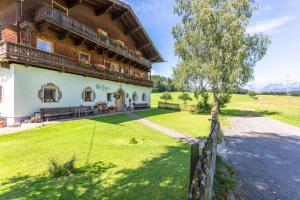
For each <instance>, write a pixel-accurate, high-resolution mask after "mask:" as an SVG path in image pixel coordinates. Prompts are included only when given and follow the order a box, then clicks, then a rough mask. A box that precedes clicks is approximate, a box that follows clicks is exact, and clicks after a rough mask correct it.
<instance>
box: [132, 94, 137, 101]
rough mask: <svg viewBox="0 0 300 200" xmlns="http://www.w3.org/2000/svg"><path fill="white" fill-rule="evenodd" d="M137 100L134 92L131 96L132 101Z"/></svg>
mask: <svg viewBox="0 0 300 200" xmlns="http://www.w3.org/2000/svg"><path fill="white" fill-rule="evenodd" d="M137 100H138V95H137V93H136V92H134V93H133V94H132V101H137Z"/></svg>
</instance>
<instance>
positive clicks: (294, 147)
mask: <svg viewBox="0 0 300 200" xmlns="http://www.w3.org/2000/svg"><path fill="white" fill-rule="evenodd" d="M229 120H230V121H231V123H232V127H231V128H225V129H224V135H225V144H224V146H223V147H221V148H220V150H221V151H219V152H221V154H222V155H223V156H224V157H225V159H226V160H228V161H229V162H230V163H232V164H233V165H234V166H236V167H237V169H238V171H239V175H240V176H241V178H242V179H243V181H244V184H245V188H246V189H245V190H246V191H245V192H244V193H243V195H242V196H243V198H242V199H251V200H299V199H300V128H298V127H294V126H291V125H288V124H286V123H282V122H279V121H276V120H272V119H268V118H263V117H248V118H247V117H235V118H230V119H229Z"/></svg>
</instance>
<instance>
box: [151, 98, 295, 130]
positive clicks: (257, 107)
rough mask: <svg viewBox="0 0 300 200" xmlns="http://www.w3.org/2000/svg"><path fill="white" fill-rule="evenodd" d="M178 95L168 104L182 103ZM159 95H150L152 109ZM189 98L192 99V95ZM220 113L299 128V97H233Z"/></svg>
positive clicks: (193, 101) (194, 101) (193, 102)
mask: <svg viewBox="0 0 300 200" xmlns="http://www.w3.org/2000/svg"><path fill="white" fill-rule="evenodd" d="M179 94H180V93H178V92H174V93H172V97H173V100H171V101H169V102H170V103H182V102H181V101H180V100H178V98H177V97H178V95H179ZM160 95H161V94H158V93H155V94H152V96H151V100H152V107H154V108H155V107H157V103H158V101H160V99H159V96H160ZM190 96H191V97H193V94H191V95H190ZM210 99H212V98H210ZM188 103H189V104H196V100H195V99H194V98H193V100H192V101H190V102H188ZM222 112H223V113H222V114H223V116H244V115H260V116H268V117H271V118H273V119H276V120H279V121H282V122H286V123H289V124H292V125H295V126H298V127H300V97H291V96H274V95H273V96H272V95H270V96H269V95H259V96H258V98H257V100H255V99H253V98H251V97H249V96H248V95H233V96H232V100H231V102H230V103H229V104H228V105H227V107H226V108H225V109H223V111H222Z"/></svg>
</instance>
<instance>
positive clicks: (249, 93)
mask: <svg viewBox="0 0 300 200" xmlns="http://www.w3.org/2000/svg"><path fill="white" fill-rule="evenodd" d="M248 95H249V96H250V97H255V96H256V95H257V93H256V92H255V91H249V92H248Z"/></svg>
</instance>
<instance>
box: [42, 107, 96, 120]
mask: <svg viewBox="0 0 300 200" xmlns="http://www.w3.org/2000/svg"><path fill="white" fill-rule="evenodd" d="M40 112H41V118H42V120H53V119H59V118H67V117H74V116H78V117H80V116H86V115H90V114H93V113H94V110H93V108H92V107H91V106H81V107H63V108H43V109H40Z"/></svg>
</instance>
